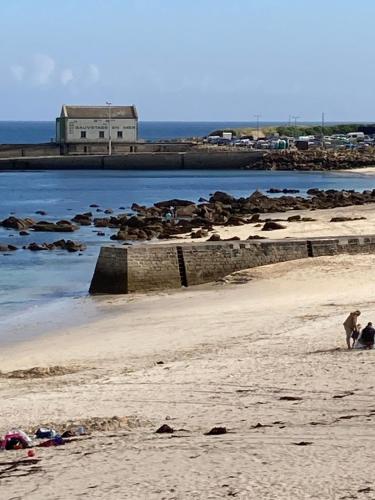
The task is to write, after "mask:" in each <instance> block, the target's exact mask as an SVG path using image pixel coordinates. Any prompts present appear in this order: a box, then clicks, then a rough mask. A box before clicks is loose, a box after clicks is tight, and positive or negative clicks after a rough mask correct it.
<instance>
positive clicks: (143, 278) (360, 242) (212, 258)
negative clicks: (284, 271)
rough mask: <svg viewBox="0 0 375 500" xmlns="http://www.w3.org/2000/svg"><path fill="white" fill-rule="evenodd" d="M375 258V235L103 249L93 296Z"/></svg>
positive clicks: (91, 287)
mask: <svg viewBox="0 0 375 500" xmlns="http://www.w3.org/2000/svg"><path fill="white" fill-rule="evenodd" d="M374 252H375V235H370V236H361V237H358V236H353V237H351V236H340V237H336V238H310V239H286V240H267V241H265V240H251V241H231V242H205V243H197V244H189V243H184V244H181V245H177V244H173V245H172V244H171V245H168V244H167V245H148V244H147V245H134V246H128V247H103V248H101V250H100V255H99V258H98V261H97V264H96V268H95V272H94V276H93V278H92V282H91V286H90V293H91V294H123V293H134V292H148V291H153V290H162V289H168V288H179V287H181V286H192V285H199V284H202V283H209V282H211V281H216V280H218V279H220V278H223V277H224V276H226V275H228V274H230V273H233V272H235V271H240V270H242V269H248V268H251V267H258V266H263V265H266V264H275V263H278V262H285V261H288V260H297V259H304V258H308V257H319V256H323V255H337V254H342V253H349V254H360V253H374Z"/></svg>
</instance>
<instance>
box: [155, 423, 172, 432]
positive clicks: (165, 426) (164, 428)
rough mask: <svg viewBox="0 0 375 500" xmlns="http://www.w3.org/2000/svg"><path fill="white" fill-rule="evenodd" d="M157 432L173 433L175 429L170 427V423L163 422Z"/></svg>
mask: <svg viewBox="0 0 375 500" xmlns="http://www.w3.org/2000/svg"><path fill="white" fill-rule="evenodd" d="M155 432H156V433H157V434H172V433H173V432H174V429H172V427H170V426H169V425H168V424H163V425H162V426H161V427H159V429H157V430H156V431H155Z"/></svg>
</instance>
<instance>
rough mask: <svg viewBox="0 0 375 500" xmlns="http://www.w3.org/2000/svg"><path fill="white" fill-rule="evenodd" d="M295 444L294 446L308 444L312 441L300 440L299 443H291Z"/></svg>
mask: <svg viewBox="0 0 375 500" xmlns="http://www.w3.org/2000/svg"><path fill="white" fill-rule="evenodd" d="M293 444H295V445H296V446H310V445H311V444H313V443H312V441H300V442H299V443H293Z"/></svg>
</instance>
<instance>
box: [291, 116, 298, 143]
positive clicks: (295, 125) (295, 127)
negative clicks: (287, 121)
mask: <svg viewBox="0 0 375 500" xmlns="http://www.w3.org/2000/svg"><path fill="white" fill-rule="evenodd" d="M298 118H299V116H292V119H293V120H294V138H295V139H296V138H297V120H298Z"/></svg>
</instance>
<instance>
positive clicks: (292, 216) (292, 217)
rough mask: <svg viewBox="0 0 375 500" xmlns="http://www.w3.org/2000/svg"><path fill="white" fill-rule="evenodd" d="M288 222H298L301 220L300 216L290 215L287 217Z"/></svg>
mask: <svg viewBox="0 0 375 500" xmlns="http://www.w3.org/2000/svg"><path fill="white" fill-rule="evenodd" d="M287 221H288V222H300V221H301V216H300V215H291V216H290V217H288V219H287Z"/></svg>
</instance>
